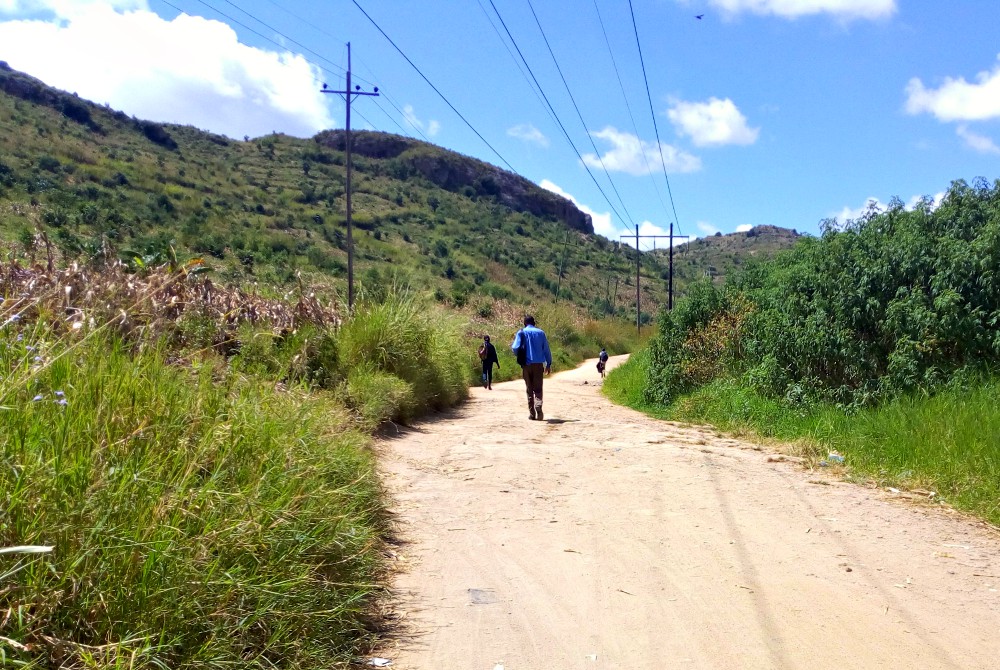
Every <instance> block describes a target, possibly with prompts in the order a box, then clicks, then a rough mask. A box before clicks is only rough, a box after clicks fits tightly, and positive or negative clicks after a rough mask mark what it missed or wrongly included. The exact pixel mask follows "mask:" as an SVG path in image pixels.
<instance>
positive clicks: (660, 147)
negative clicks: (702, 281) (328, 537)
mask: <svg viewBox="0 0 1000 670" xmlns="http://www.w3.org/2000/svg"><path fill="white" fill-rule="evenodd" d="M628 10H629V13H631V15H632V31H633V32H634V33H635V45H636V47H638V49H639V63H641V64H642V80H643V81H644V82H645V83H646V99H647V100H649V114H650V116H651V117H652V118H653V132H655V133H656V150H657V151H658V152H659V154H660V165H661V166H663V178H664V179H666V180H667V194H668V195H669V196H670V208H671V210H672V211H673V213H674V221H675V222H677V230H678V231H681V223H680V221H678V220H677V208H676V207H675V206H674V194H673V191H672V190H671V189H670V177H669V176H667V163H666V161H665V160H664V159H663V143H662V142H660V129H659V128H658V127H657V125H656V112H655V111H653V96H652V95H650V93H649V78H648V77H647V76H646V61H645V59H644V58H643V57H642V44H641V43H640V42H639V27H638V26H637V25H636V22H635V9H634V8H633V7H632V0H628Z"/></svg>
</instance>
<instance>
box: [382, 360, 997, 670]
mask: <svg viewBox="0 0 1000 670" xmlns="http://www.w3.org/2000/svg"><path fill="white" fill-rule="evenodd" d="M620 360H621V359H620V358H619V359H613V360H612V364H614V363H617V362H620ZM593 366H594V364H593V362H588V363H587V364H586V365H584V366H583V367H581V368H580V369H578V370H575V371H571V372H566V373H562V374H559V375H555V376H554V377H552V378H551V379H546V382H545V398H546V400H545V415H546V418H547V421H546V422H532V421H528V420H527V416H526V415H527V412H526V410H525V407H524V405H525V402H524V388H523V383H521V382H509V383H505V384H496V385H494V390H493V391H486V390H484V389H473V391H472V398H471V399H470V401H469V402H468V403H466V404H465V405H464V406H462V407H460V408H458V409H456V410H454V411H452V412H448V413H445V414H443V415H441V416H439V417H437V418H435V419H434V420H430V421H427V422H424V423H421V424H420V425H418V426H416V427H415V428H414V429H405V430H402V431H401V432H400V434H399V435H398V436H397V437H395V438H392V439H386V440H385V441H384V443H383V445H382V469H383V473H384V475H385V480H386V482H387V486H388V487H389V490H390V492H391V494H392V496H393V498H394V500H395V512H396V514H397V518H398V521H399V534H400V536H401V538H402V539H403V544H402V545H401V547H400V548H399V551H398V554H397V557H398V559H399V560H398V567H399V569H400V570H399V573H398V575H397V577H396V580H395V586H394V589H395V597H396V600H395V602H396V606H397V611H396V614H397V616H398V620H399V621H400V624H401V625H400V630H399V634H398V635H397V636H396V637H395V638H394V639H393V640H391V641H389V642H388V643H387V644H386V646H385V648H384V649H383V650H382V651H381V652H380V655H382V656H386V657H388V658H391V659H393V666H392V667H394V668H402V669H404V670H452V669H454V670H476V669H479V668H482V669H485V670H493V669H494V668H495V667H496V666H497V665H503V667H504V669H505V670H526V669H539V668H583V669H595V670H596V669H602V668H623V669H624V668H629V669H634V668H810V669H812V668H816V669H821V668H882V667H888V666H890V665H894V666H898V665H903V666H908V667H914V668H984V669H985V668H994V667H997V664H998V661H997V658H998V657H1000V642H998V632H997V631H1000V593H998V589H1000V577H996V576H995V575H1000V560H998V556H1000V537H998V536H997V534H996V533H995V532H993V531H992V530H991V529H989V528H988V527H985V526H983V525H981V524H976V523H974V522H970V521H968V520H966V519H964V518H963V517H961V515H958V514H955V513H952V512H950V511H948V510H946V509H941V508H935V507H917V506H914V505H910V504H904V503H902V502H900V500H898V499H895V498H894V497H893V496H892V495H890V494H888V493H886V492H884V491H880V490H874V489H869V488H865V487H861V486H857V485H853V484H849V483H845V482H840V481H838V480H835V479H832V478H829V477H828V476H827V475H826V474H825V473H815V472H809V471H807V470H805V469H803V468H802V467H800V466H798V465H796V464H794V463H790V462H775V461H774V459H771V460H769V459H768V453H767V452H766V451H765V450H761V449H760V447H759V446H756V445H753V444H749V443H745V442H740V441H737V440H732V439H728V438H724V437H719V436H718V435H717V434H716V433H715V431H713V430H712V429H710V428H707V427H697V426H694V427H692V426H683V425H678V424H673V423H669V422H662V421H656V420H654V419H650V418H648V417H645V416H643V415H641V414H639V413H637V412H634V411H632V410H629V409H627V408H622V407H617V406H615V405H613V404H611V403H610V402H609V401H608V400H607V399H605V398H604V397H603V396H601V394H600V392H599V379H598V378H597V374H596V372H595V371H594V370H593ZM817 482H822V484H818V483H817ZM982 575H987V576H982ZM989 575H994V577H990V576H989Z"/></svg>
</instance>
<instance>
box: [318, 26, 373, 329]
mask: <svg viewBox="0 0 1000 670" xmlns="http://www.w3.org/2000/svg"><path fill="white" fill-rule="evenodd" d="M322 93H336V94H338V95H340V96H341V97H343V98H344V102H345V103H347V115H346V118H345V121H344V129H345V130H344V134H345V137H346V139H345V144H346V145H347V189H346V190H347V309H348V310H353V309H354V233H353V227H352V226H351V101H352V100H353V99H354V98H355V97H356V96H359V95H370V96H377V95H378V86H376V87H375V89H374V91H373V92H371V93H368V92H366V91H362V90H361V87H360V86H355V87H354V89H353V90H352V89H351V43H350V42H348V43H347V90H345V91H331V90H329V89H327V87H326V84H323V90H322Z"/></svg>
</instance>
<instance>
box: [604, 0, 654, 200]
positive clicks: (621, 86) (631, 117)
mask: <svg viewBox="0 0 1000 670" xmlns="http://www.w3.org/2000/svg"><path fill="white" fill-rule="evenodd" d="M594 9H595V10H596V11H597V20H598V21H599V22H600V24H601V32H602V33H604V43H605V44H606V45H607V47H608V55H609V56H610V57H611V64H612V65H613V66H614V69H615V76H616V77H618V88H619V89H621V92H622V100H624V101H625V109H627V110H628V118H629V120H630V121H632V130H634V131H635V136H636V139H638V138H639V136H640V135H639V125H638V124H637V123H636V122H635V116H634V115H633V114H632V105H630V104H629V101H628V95H627V94H626V93H625V83H624V82H623V81H622V74H621V71H620V70H619V69H618V61H617V60H616V59H615V52H614V49H612V48H611V40H610V39H609V38H608V30H607V28H606V27H605V26H604V17H602V16H601V8H600V6H598V4H597V0H594ZM640 147H641V145H640ZM640 153H641V154H642V162H643V163H645V164H646V173H647V174H653V166H651V165H650V164H649V158H648V157H647V156H646V152H645V151H640ZM652 181H653V190H654V191H656V198H657V199H658V200H659V201H660V205H661V206H662V207H663V211H664V212H666V211H667V203H665V202H663V194H662V193H660V187H659V185H658V184H657V183H656V180H655V179H654V180H652Z"/></svg>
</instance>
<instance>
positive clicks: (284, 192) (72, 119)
mask: <svg viewBox="0 0 1000 670" xmlns="http://www.w3.org/2000/svg"><path fill="white" fill-rule="evenodd" d="M354 146H355V161H354V165H355V173H354V174H355V179H354V184H353V187H354V190H353V195H354V197H353V203H354V217H353V220H354V223H355V224H356V226H357V229H358V230H357V234H356V235H355V241H356V242H355V243H356V256H355V261H356V265H355V277H356V279H357V281H358V282H359V285H360V290H361V291H362V292H368V293H374V294H378V293H379V292H382V291H385V290H386V289H387V287H389V286H392V285H399V284H405V285H409V286H413V287H419V288H420V289H421V290H423V289H426V290H427V291H428V292H430V293H432V294H433V295H434V297H435V298H436V299H437V300H438V301H440V302H445V303H449V304H452V305H454V306H459V307H460V306H464V305H466V304H469V303H473V304H476V303H477V302H479V301H490V300H493V299H498V298H502V299H507V300H510V301H511V302H515V303H538V302H547V301H551V300H555V299H557V298H558V299H559V300H562V301H567V302H571V303H573V304H575V305H577V306H578V307H580V308H584V309H586V310H589V311H590V312H591V313H592V314H595V315H599V314H618V315H621V316H623V317H626V318H630V319H631V318H634V314H635V308H634V301H632V300H631V297H630V296H631V295H632V294H633V293H634V290H633V289H630V288H628V287H630V286H633V284H632V282H633V281H634V273H633V272H632V269H631V268H632V267H633V266H632V263H631V262H630V261H629V259H628V258H626V255H627V254H626V253H625V252H624V251H622V250H620V249H619V247H618V245H617V244H616V243H615V242H612V241H609V240H607V239H606V238H604V237H601V236H599V235H595V234H594V233H593V227H592V224H591V221H590V217H589V216H587V215H586V214H584V213H583V212H581V211H580V210H579V209H578V208H577V207H576V206H575V205H573V203H571V202H569V201H568V200H565V199H563V198H561V197H559V196H557V195H555V194H553V193H550V192H548V191H545V190H543V189H541V188H540V187H538V186H537V185H535V184H533V183H531V182H530V181H528V180H526V179H524V178H522V177H520V176H518V175H514V174H511V173H509V172H506V171H504V170H501V169H499V168H497V167H495V166H492V165H489V164H488V163H484V162H482V161H479V160H476V159H473V158H470V157H467V156H462V155H460V154H457V153H454V152H450V151H446V150H444V149H442V148H440V147H437V146H434V145H431V144H428V143H425V142H420V141H417V140H412V139H408V138H404V137H400V136H396V135H390V134H386V133H373V132H358V133H356V134H355V135H354ZM344 165H345V154H344V134H343V132H342V131H326V132H323V133H320V134H318V135H317V136H316V137H314V138H311V139H298V138H293V137H288V136H285V135H281V134H273V135H269V136H265V137H260V138H256V139H251V138H244V140H243V141H238V140H233V139H230V138H226V137H223V136H220V135H215V134H212V133H207V132H203V131H200V130H197V129H195V128H192V127H187V126H177V125H169V124H159V123H153V122H149V121H144V120H140V119H135V118H132V117H129V116H128V115H126V114H124V113H122V112H118V111H115V110H112V109H110V108H108V107H105V106H100V105H96V104H94V103H91V102H88V101H86V100H83V99H80V98H79V97H77V96H75V95H73V94H70V93H66V92H63V91H58V90H56V89H53V88H51V87H48V86H46V85H45V84H44V83H42V82H40V81H38V80H36V79H33V78H32V77H29V76H27V75H25V74H22V73H19V72H16V71H14V70H12V69H10V68H9V67H7V66H6V64H2V63H0V237H2V238H4V239H6V240H7V241H8V242H9V243H11V244H14V245H15V247H16V248H17V253H19V254H27V255H29V256H31V255H37V254H40V253H42V249H43V248H44V249H47V250H50V251H51V250H52V249H56V250H58V251H59V252H61V253H63V254H66V255H72V256H77V257H79V256H82V257H92V256H96V255H103V256H107V255H117V256H119V257H121V258H123V259H125V260H127V261H128V262H129V263H133V264H150V263H155V262H158V261H160V260H163V259H166V258H168V257H170V256H171V255H174V254H177V255H181V256H192V255H201V256H204V257H205V258H206V259H208V260H209V261H210V264H211V265H212V267H213V268H214V269H215V270H216V271H217V272H218V273H219V274H220V276H221V278H222V279H224V280H225V281H227V282H229V283H234V284H247V283H253V284H256V285H257V286H259V287H261V290H264V291H268V290H276V291H280V290H281V289H280V287H282V286H285V285H288V284H290V283H292V282H295V281H298V278H300V277H301V278H303V279H304V280H305V281H307V282H308V283H310V284H312V285H315V286H317V287H319V288H320V289H321V290H328V291H335V292H338V293H340V294H343V292H344V289H345V285H346V240H345V235H344V229H345V226H344V224H345V215H344V211H345V167H344ZM730 237H732V236H726V237H725V238H723V239H724V240H728V239H729V238H730ZM761 241H762V239H758V237H753V238H751V237H749V236H748V237H747V239H746V242H747V244H746V245H743V246H742V247H739V248H732V249H729V248H725V250H722V248H720V249H718V250H716V245H718V244H720V243H719V242H716V241H698V242H695V243H692V245H691V247H690V248H691V251H689V252H687V253H686V254H681V255H680V256H679V258H678V266H677V267H678V276H679V280H678V282H677V284H676V285H677V287H678V290H680V291H683V286H684V285H685V283H686V282H687V281H688V280H689V279H692V278H697V277H698V276H701V275H702V274H704V272H705V271H706V270H708V271H710V272H715V273H716V274H719V273H718V270H719V268H727V269H728V268H729V267H730V266H738V265H739V264H740V263H741V262H742V256H743V255H744V254H745V253H749V252H748V249H750V248H754V249H757V251H756V252H757V253H769V251H768V250H765V249H764V247H763V246H759V243H760V242H761ZM702 246H705V248H706V250H707V249H713V250H716V251H715V252H713V253H705V254H702V253H701V249H702ZM758 247H759V248H758ZM695 250H698V252H697V253H696V252H695ZM645 257H646V258H645V259H644V261H643V264H642V265H643V275H644V276H643V279H642V286H643V296H642V297H643V307H642V309H643V313H644V318H646V319H648V318H650V317H651V315H652V314H653V313H655V312H656V311H657V309H658V306H659V305H661V304H663V303H664V302H665V291H666V282H665V281H664V280H665V278H666V260H665V258H662V257H660V256H659V255H657V254H645ZM727 263H728V264H727ZM712 268H715V270H712ZM727 271H728V270H727ZM723 274H724V273H723Z"/></svg>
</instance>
